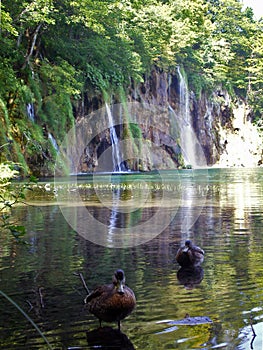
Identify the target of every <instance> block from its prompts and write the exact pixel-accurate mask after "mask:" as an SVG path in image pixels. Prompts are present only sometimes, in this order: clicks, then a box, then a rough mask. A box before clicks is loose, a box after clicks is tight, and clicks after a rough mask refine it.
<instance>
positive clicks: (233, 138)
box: [63, 68, 262, 173]
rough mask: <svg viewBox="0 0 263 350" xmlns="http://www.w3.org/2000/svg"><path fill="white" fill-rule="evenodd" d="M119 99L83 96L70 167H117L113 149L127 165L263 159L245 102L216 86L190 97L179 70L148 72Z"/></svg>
mask: <svg viewBox="0 0 263 350" xmlns="http://www.w3.org/2000/svg"><path fill="white" fill-rule="evenodd" d="M124 100H125V101H123V102H121V99H120V98H119V97H118V96H117V95H115V96H113V97H112V99H111V102H108V104H109V105H108V107H107V105H106V107H105V103H104V101H103V98H102V97H101V96H92V97H89V96H86V98H85V101H86V103H85V115H84V114H83V113H80V114H81V115H77V118H76V128H75V129H74V131H73V133H72V134H71V133H70V134H69V135H68V137H67V139H66V142H65V144H64V146H63V147H64V148H66V149H67V151H66V156H67V157H68V159H70V171H71V172H73V173H76V172H90V171H112V170H114V162H115V161H116V159H115V160H114V159H113V158H114V157H115V156H116V155H114V152H116V148H118V152H119V155H117V156H118V157H119V158H118V159H117V161H119V162H121V163H122V169H124V170H141V171H148V170H153V169H171V168H179V167H185V166H193V167H203V166H218V167H227V166H245V167H250V166H258V165H261V163H262V140H261V137H260V135H259V132H258V130H257V127H256V126H255V125H253V123H252V120H251V114H250V111H249V109H248V107H247V106H246V104H245V102H244V101H242V100H238V99H235V100H233V99H232V98H231V97H230V96H229V94H228V93H227V92H225V91H221V90H220V89H218V90H217V91H214V92H213V94H211V95H210V96H208V95H207V94H206V93H203V94H201V95H200V96H199V97H197V96H195V94H194V93H193V92H192V91H190V90H189V89H188V86H187V78H186V77H184V75H183V73H182V72H181V71H180V70H179V68H178V70H177V71H176V72H174V73H169V74H168V73H166V72H163V71H159V70H156V69H154V70H152V72H151V74H149V75H148V76H145V79H144V82H142V83H140V84H139V85H138V86H133V85H131V86H130V88H129V91H128V93H127V98H126V99H124ZM78 110H79V111H80V107H79V108H78ZM110 119H112V120H113V124H112V121H111V122H110ZM112 128H114V132H115V133H116V136H117V138H118V142H117V144H114V143H116V140H115V141H113V139H112ZM73 140H75V141H74V142H73ZM115 170H116V169H115Z"/></svg>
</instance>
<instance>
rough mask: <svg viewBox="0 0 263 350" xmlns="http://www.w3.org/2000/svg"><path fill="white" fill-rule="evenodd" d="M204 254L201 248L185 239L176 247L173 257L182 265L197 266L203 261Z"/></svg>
mask: <svg viewBox="0 0 263 350" xmlns="http://www.w3.org/2000/svg"><path fill="white" fill-rule="evenodd" d="M204 254H205V252H204V251H203V249H201V248H200V247H198V246H196V245H194V244H193V243H192V242H191V241H190V240H186V241H185V245H184V246H182V247H180V248H179V249H178V251H177V254H176V257H175V258H176V261H177V262H178V264H179V265H181V266H182V267H191V266H199V265H201V264H202V262H203V261H204Z"/></svg>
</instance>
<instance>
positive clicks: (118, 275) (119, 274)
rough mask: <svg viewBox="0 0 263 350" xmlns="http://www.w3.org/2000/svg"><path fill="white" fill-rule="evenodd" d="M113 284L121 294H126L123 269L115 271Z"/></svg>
mask: <svg viewBox="0 0 263 350" xmlns="http://www.w3.org/2000/svg"><path fill="white" fill-rule="evenodd" d="M113 284H114V286H115V288H116V289H117V292H118V293H119V294H124V285H125V275H124V271H123V270H121V269H118V270H116V271H115V273H114V276H113Z"/></svg>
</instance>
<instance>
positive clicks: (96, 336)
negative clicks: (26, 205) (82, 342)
mask: <svg viewBox="0 0 263 350" xmlns="http://www.w3.org/2000/svg"><path fill="white" fill-rule="evenodd" d="M87 342H88V344H89V346H90V347H91V348H92V349H95V348H98V349H103V350H106V349H109V350H110V349H115V350H134V349H135V348H134V346H133V344H132V342H131V341H130V339H129V338H128V337H127V335H126V334H124V333H122V332H120V331H119V330H117V329H113V328H111V327H100V328H98V329H94V330H93V331H89V332H87Z"/></svg>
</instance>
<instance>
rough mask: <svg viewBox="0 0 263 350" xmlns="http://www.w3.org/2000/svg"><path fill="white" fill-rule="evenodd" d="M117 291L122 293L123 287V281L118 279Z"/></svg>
mask: <svg viewBox="0 0 263 350" xmlns="http://www.w3.org/2000/svg"><path fill="white" fill-rule="evenodd" d="M117 292H118V293H119V294H124V288H123V282H122V281H119V283H118V284H117Z"/></svg>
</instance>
